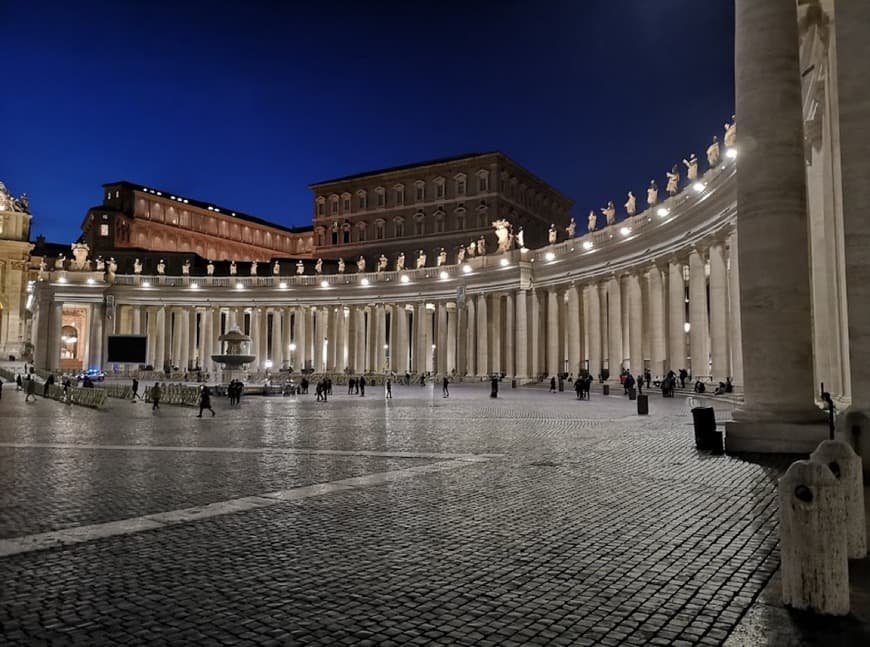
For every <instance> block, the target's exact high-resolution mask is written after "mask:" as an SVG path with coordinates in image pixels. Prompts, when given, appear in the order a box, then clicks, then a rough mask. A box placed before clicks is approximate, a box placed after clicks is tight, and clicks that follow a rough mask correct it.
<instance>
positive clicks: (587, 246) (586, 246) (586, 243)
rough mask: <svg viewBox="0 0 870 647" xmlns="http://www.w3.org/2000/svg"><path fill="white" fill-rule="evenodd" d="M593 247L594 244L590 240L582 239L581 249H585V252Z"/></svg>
mask: <svg viewBox="0 0 870 647" xmlns="http://www.w3.org/2000/svg"><path fill="white" fill-rule="evenodd" d="M593 247H595V244H594V243H593V242H592V241H591V240H586V241H583V249H585V250H586V251H587V252H588V251H589V250H590V249H592V248H593Z"/></svg>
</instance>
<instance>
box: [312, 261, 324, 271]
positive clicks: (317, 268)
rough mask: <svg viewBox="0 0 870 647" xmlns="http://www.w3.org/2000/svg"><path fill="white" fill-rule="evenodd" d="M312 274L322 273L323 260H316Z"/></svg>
mask: <svg viewBox="0 0 870 647" xmlns="http://www.w3.org/2000/svg"><path fill="white" fill-rule="evenodd" d="M314 273H315V274H322V273H323V259H322V258H318V259H317V262H316V263H315V264H314Z"/></svg>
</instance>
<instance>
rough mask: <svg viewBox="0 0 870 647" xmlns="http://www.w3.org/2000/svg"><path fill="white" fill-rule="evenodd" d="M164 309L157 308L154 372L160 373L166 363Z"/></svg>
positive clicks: (163, 307) (161, 307)
mask: <svg viewBox="0 0 870 647" xmlns="http://www.w3.org/2000/svg"><path fill="white" fill-rule="evenodd" d="M167 336H168V335H167V334H166V307H165V306H160V307H159V308H157V350H156V352H155V363H154V370H157V371H162V370H163V366H164V364H165V363H166V341H167Z"/></svg>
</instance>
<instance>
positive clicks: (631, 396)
mask: <svg viewBox="0 0 870 647" xmlns="http://www.w3.org/2000/svg"><path fill="white" fill-rule="evenodd" d="M628 399H629V400H637V389H636V388H634V387H631V388H630V389H629V390H628Z"/></svg>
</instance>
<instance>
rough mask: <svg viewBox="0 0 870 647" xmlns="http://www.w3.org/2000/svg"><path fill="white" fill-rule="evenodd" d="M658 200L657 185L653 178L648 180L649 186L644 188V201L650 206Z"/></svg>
mask: <svg viewBox="0 0 870 647" xmlns="http://www.w3.org/2000/svg"><path fill="white" fill-rule="evenodd" d="M658 201H659V187H658V185H657V184H656V181H655V180H650V181H649V187H647V190H646V203H647V204H648V205H649V206H650V207H651V206H653V205H654V204H655V203H657V202H658Z"/></svg>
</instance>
